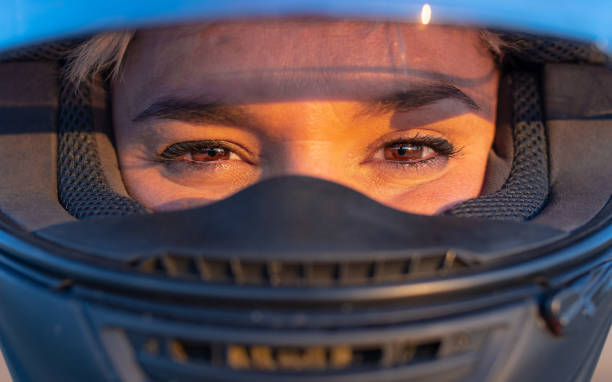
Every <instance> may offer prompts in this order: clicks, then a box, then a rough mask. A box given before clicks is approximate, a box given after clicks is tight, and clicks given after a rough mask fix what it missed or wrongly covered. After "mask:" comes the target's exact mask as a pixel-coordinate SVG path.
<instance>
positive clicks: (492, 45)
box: [64, 29, 508, 85]
mask: <svg viewBox="0 0 612 382" xmlns="http://www.w3.org/2000/svg"><path fill="white" fill-rule="evenodd" d="M134 34H135V32H131V31H121V32H109V33H102V34H97V35H94V36H93V37H91V38H90V39H89V40H87V41H86V42H84V43H83V44H81V45H79V46H77V47H76V48H74V49H73V50H72V51H71V52H70V54H69V55H68V66H67V70H66V71H65V73H64V75H65V76H66V79H68V80H70V81H72V82H74V83H75V84H77V85H78V84H80V83H84V82H88V81H89V80H91V79H92V78H93V77H94V76H95V75H97V74H99V73H102V72H104V73H107V74H108V76H109V78H110V79H114V78H116V77H117V76H118V75H119V73H120V72H121V68H122V64H123V61H124V57H125V53H126V51H127V48H128V46H129V45H130V42H131V41H132V39H133V38H134ZM480 38H481V40H482V41H483V42H484V44H485V45H486V46H487V47H488V48H489V50H490V51H491V53H492V54H493V56H494V57H495V59H497V60H498V61H499V60H501V58H502V56H503V51H504V49H506V48H508V44H507V43H506V42H505V41H504V40H502V39H501V37H500V36H499V35H498V34H496V33H493V32H490V31H488V30H484V29H483V30H480Z"/></svg>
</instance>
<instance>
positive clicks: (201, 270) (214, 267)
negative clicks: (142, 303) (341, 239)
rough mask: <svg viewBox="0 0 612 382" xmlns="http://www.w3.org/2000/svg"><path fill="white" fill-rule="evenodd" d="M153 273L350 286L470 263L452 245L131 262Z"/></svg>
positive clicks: (437, 273) (238, 281)
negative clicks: (415, 250)
mask: <svg viewBox="0 0 612 382" xmlns="http://www.w3.org/2000/svg"><path fill="white" fill-rule="evenodd" d="M134 267H135V269H136V270H138V271H140V272H144V273H149V274H152V275H156V276H161V277H168V278H178V279H186V280H200V281H204V282H209V283H222V284H235V285H260V286H271V287H306V286H342V285H347V286H353V285H368V284H379V283H393V282H402V281H405V280H409V279H412V278H422V277H433V276H443V275H448V274H454V273H456V272H458V271H462V270H466V269H467V268H469V267H470V265H469V263H468V262H467V261H465V260H463V259H462V258H461V257H459V256H458V255H457V254H456V253H455V252H453V251H447V252H445V253H442V254H434V255H427V256H426V255H420V256H412V257H408V258H404V259H389V260H373V261H352V262H348V261H346V262H334V261H327V262H326V261H312V262H289V261H255V260H241V259H238V258H232V259H228V260H224V259H212V258H205V257H198V256H183V255H168V254H167V255H162V256H158V257H153V258H149V259H146V260H143V261H139V262H136V263H135V264H134Z"/></svg>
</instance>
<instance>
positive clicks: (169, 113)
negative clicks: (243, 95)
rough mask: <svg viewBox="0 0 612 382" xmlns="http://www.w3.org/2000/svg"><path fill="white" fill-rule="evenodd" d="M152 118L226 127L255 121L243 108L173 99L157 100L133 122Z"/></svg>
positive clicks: (217, 103)
mask: <svg viewBox="0 0 612 382" xmlns="http://www.w3.org/2000/svg"><path fill="white" fill-rule="evenodd" d="M150 118H158V119H172V120H177V121H184V122H190V123H211V124H217V125H225V126H237V125H246V124H248V123H249V121H250V122H252V121H253V117H252V116H251V115H250V114H249V113H247V112H246V111H245V110H244V108H243V107H242V106H238V105H225V104H222V103H219V102H201V101H196V100H185V99H179V98H173V97H169V98H162V99H159V100H156V101H155V102H153V103H152V104H151V105H150V106H149V107H147V108H146V109H145V110H144V111H142V112H141V113H140V114H138V115H137V116H136V117H134V118H133V119H132V121H133V122H141V121H144V120H147V119H150Z"/></svg>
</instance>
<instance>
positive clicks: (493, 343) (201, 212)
mask: <svg viewBox="0 0 612 382" xmlns="http://www.w3.org/2000/svg"><path fill="white" fill-rule="evenodd" d="M313 195H317V197H313ZM610 208H612V205H610V206H608V207H606V209H605V210H604V211H602V213H601V215H600V216H599V217H598V218H596V219H595V220H594V221H593V222H592V223H591V225H589V226H587V227H585V228H584V229H582V230H581V231H577V232H575V233H574V234H573V235H568V234H567V233H564V232H562V231H557V230H554V229H551V228H548V227H544V226H539V225H536V224H533V223H514V222H503V221H502V222H490V221H484V220H476V219H466V218H452V217H442V216H438V217H436V216H419V215H411V214H405V213H402V212H399V211H396V210H393V209H390V208H387V207H385V206H382V205H380V204H378V203H376V202H374V201H372V200H369V199H367V198H365V197H364V196H363V195H361V194H359V193H357V192H355V191H352V190H350V189H348V188H345V187H342V186H340V185H337V184H333V183H329V182H326V181H322V180H318V179H313V178H302V177H289V178H277V179H272V180H269V181H266V182H262V183H260V184H257V185H254V186H251V187H250V188H248V189H246V190H244V191H242V192H240V193H238V194H236V195H235V196H233V197H231V198H229V199H227V200H224V201H221V202H218V203H215V204H212V205H209V206H206V207H201V208H198V209H194V210H185V211H174V212H166V213H159V214H150V215H132V216H128V217H114V218H108V219H103V220H98V221H95V220H84V221H77V222H73V223H67V224H64V225H59V226H56V227H51V228H48V229H45V230H41V231H39V232H38V233H37V234H36V236H32V235H23V234H19V233H17V232H13V233H9V232H10V230H9V231H6V232H2V233H0V240H1V242H2V243H3V247H2V252H1V253H0V263H1V264H2V268H1V269H0V272H1V273H0V275H1V277H0V290H1V291H2V292H3V295H5V296H6V304H7V306H10V307H11V309H7V310H6V311H5V312H3V314H2V315H0V333H2V336H3V337H2V343H3V345H4V350H5V352H6V353H5V354H6V358H7V361H8V362H9V364H11V367H12V369H13V372H14V375H15V376H16V378H17V380H18V381H36V380H40V378H42V377H43V376H46V378H50V379H51V380H62V381H79V380H83V378H85V377H87V378H88V379H93V380H101V381H102V380H105V379H104V378H106V377H105V376H109V375H110V378H115V379H118V380H122V381H148V380H153V381H166V380H171V379H178V380H185V381H196V380H219V381H246V380H249V381H251V380H255V381H262V382H263V381H284V380H298V381H349V380H351V381H353V380H358V381H372V380H380V381H405V380H414V381H421V380H447V381H466V380H473V381H482V380H489V381H515V380H521V381H538V380H551V379H552V380H561V381H588V378H589V377H590V373H591V372H592V369H593V365H594V363H593V362H595V360H596V358H597V357H596V355H597V354H598V352H599V350H600V348H601V346H602V344H603V340H604V337H602V336H601V332H602V331H603V332H605V331H606V330H607V328H608V325H609V322H610V317H612V304H610V302H611V301H612V294H611V293H610V285H611V281H612V278H611V277H610V276H611V274H612V272H610V264H611V260H612V257H611V254H612V239H611V237H612V228H611V226H610V224H609V223H610V220H609V216H610V214H609V212H610V211H608V210H609V209H610ZM194 221H199V222H201V224H199V225H194V224H188V222H191V223H193V222H194ZM213 222H217V223H218V224H212V223H213ZM229 222H231V223H232V224H229ZM257 222H260V223H261V224H260V225H259V226H258V225H257V224H255V223H257ZM217 225H218V226H225V227H227V226H230V227H234V226H235V227H236V228H235V231H233V232H228V231H227V230H221V229H220V228H215V227H217ZM338 225H341V226H342V227H344V228H345V229H343V230H342V231H341V232H340V233H338V232H339V230H332V229H331V228H332V227H337V226H338ZM190 227H191V228H190ZM245 227H248V228H249V229H246V228H245ZM432 227H438V228H440V229H443V230H436V229H434V228H432ZM113 232H114V233H115V235H112V233H113ZM164 232H165V233H164ZM441 232H443V233H444V234H440V233H441ZM509 232H512V234H511V235H508V233H509ZM121 233H123V235H122V234H121ZM343 233H346V234H343ZM357 233H361V235H357ZM502 233H505V234H506V235H505V239H504V238H503V237H502V235H501V234H502ZM160 235H161V236H160ZM263 235H265V236H263ZM461 238H463V239H462V240H461ZM306 239H309V240H306ZM546 243H548V244H546ZM88 245H89V246H88ZM149 246H150V248H149ZM68 248H70V249H68ZM92 248H96V250H95V251H92V250H91V249H92ZM139 248H145V250H143V251H140V250H139ZM153 248H156V249H157V252H155V251H152V252H148V251H149V249H153ZM145 252H147V253H148V254H147V255H145ZM41 312H44V317H41ZM41 339H42V340H41ZM41 343H43V344H44V345H45V346H40V344H41ZM36 344H38V346H35V345H36ZM57 349H61V351H58V350H57ZM92 354H93V355H95V357H90V356H89V355H92ZM566 357H567V358H571V359H572V360H573V362H566V363H564V364H563V365H559V366H558V367H555V368H550V367H537V368H536V367H532V365H533V364H534V363H535V364H538V365H550V364H553V362H555V360H558V359H563V358H566ZM28 360H29V363H27V361H28ZM34 360H35V361H34ZM22 362H26V363H22ZM32 362H35V363H36V366H37V367H36V368H33V367H28V365H30V364H31V363H32ZM22 365H24V366H22Z"/></svg>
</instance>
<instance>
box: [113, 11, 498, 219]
mask: <svg viewBox="0 0 612 382" xmlns="http://www.w3.org/2000/svg"><path fill="white" fill-rule="evenodd" d="M497 82H498V74H497V70H496V68H495V63H494V60H493V58H492V56H491V55H490V53H489V52H488V50H487V48H486V45H485V43H484V42H483V41H481V39H480V37H479V34H478V32H477V31H475V30H470V29H456V28H446V27H430V26H427V27H424V26H421V25H411V24H390V23H374V22H332V21H326V22H323V21H311V20H292V21H288V20H287V21H276V22H270V21H267V22H254V21H251V22H231V23H229V22H228V23H219V24H210V25H201V26H190V27H182V28H166V29H156V30H148V31H143V32H139V33H137V35H136V37H135V39H134V40H133V41H132V43H131V44H130V46H129V49H128V52H127V56H126V59H125V63H124V67H123V72H122V74H121V76H119V77H118V79H117V80H115V81H114V83H113V112H114V117H113V118H114V123H115V134H116V141H117V148H118V155H119V163H120V167H121V170H122V174H123V178H124V182H125V184H126V186H127V189H128V192H129V193H130V194H131V196H132V197H134V198H135V199H136V200H138V201H140V202H141V203H142V204H144V205H145V206H147V207H149V208H151V209H153V210H158V211H159V210H171V209H179V208H187V207H192V206H198V205H203V204H207V203H211V202H213V201H216V200H219V199H223V198H226V197H228V196H229V195H231V194H233V193H235V192H237V191H239V190H241V189H243V188H245V187H247V186H249V185H251V184H253V183H255V182H258V181H261V180H263V179H267V178H271V177H276V176H288V175H302V176H312V177H318V178H322V179H326V180H329V181H332V182H337V183H340V184H343V185H345V186H348V187H351V188H353V189H355V190H357V191H359V192H361V193H363V194H365V195H368V196H369V197H371V198H373V199H375V200H377V201H379V202H381V203H384V204H386V205H388V206H390V207H393V208H397V209H400V210H404V211H409V212H413V213H420V214H434V213H436V212H440V211H442V210H444V209H446V208H449V207H450V206H452V205H454V204H456V203H458V202H460V201H462V200H465V199H469V198H473V197H475V196H477V195H478V194H479V192H480V189H481V186H482V181H483V178H484V172H485V167H486V163H487V157H488V153H489V150H490V147H491V144H492V141H493V135H494V125H495V110H496V102H497V99H496V98H497Z"/></svg>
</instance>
